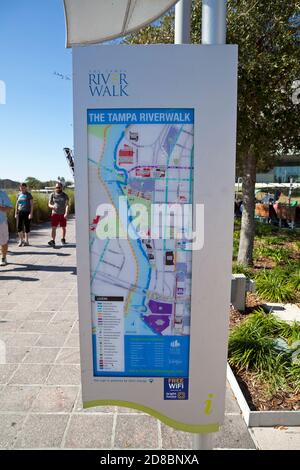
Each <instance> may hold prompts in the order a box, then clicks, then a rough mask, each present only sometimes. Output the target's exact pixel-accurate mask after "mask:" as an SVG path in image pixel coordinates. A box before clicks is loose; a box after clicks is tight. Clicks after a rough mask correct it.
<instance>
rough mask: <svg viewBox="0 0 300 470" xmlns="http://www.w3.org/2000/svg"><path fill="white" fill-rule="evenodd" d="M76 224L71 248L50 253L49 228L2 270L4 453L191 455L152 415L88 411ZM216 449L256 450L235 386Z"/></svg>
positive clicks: (186, 440)
mask: <svg viewBox="0 0 300 470" xmlns="http://www.w3.org/2000/svg"><path fill="white" fill-rule="evenodd" d="M74 225H75V224H74V220H71V221H70V222H69V226H68V234H67V235H68V241H69V242H70V244H68V245H67V246H64V247H60V246H58V247H57V248H56V249H53V248H50V247H48V246H47V241H48V240H49V233H50V229H49V226H48V225H44V226H42V227H41V228H39V229H38V230H35V231H34V232H33V234H32V237H31V243H32V245H31V246H29V247H23V248H18V247H17V244H16V243H15V242H14V241H13V242H11V244H10V247H9V248H10V252H9V254H8V261H9V263H10V264H9V265H8V266H7V267H5V268H0V269H1V270H0V339H1V340H3V341H4V342H5V345H6V363H5V364H0V448H5V449H12V448H14V449H17V448H51V449H53V448H71V449H73V448H93V449H95V448H98V449H100V448H102V449H112V448H114V449H125V448H126V449H150V448H152V449H191V447H192V437H191V435H190V434H188V433H183V432H178V431H175V430H173V429H171V428H168V427H167V426H165V425H163V424H161V423H160V422H159V421H157V420H156V419H154V418H152V417H151V416H148V415H146V414H143V413H140V412H137V411H134V410H130V409H126V408H117V407H98V408H90V409H88V410H83V409H82V402H81V394H80V367H79V340H78V312H77V292H76V256H75V253H76V246H75V234H74V232H75V230H74ZM214 448H226V449H230V448H234V449H255V445H254V443H253V440H252V438H251V436H250V433H249V431H248V430H247V428H246V425H245V423H244V421H243V419H242V417H241V414H240V410H239V407H238V405H237V403H236V401H235V398H234V396H233V394H232V392H231V390H230V388H229V386H228V389H227V397H226V418H225V424H224V426H223V427H222V429H221V431H220V432H219V433H218V434H217V435H216V436H215V437H214Z"/></svg>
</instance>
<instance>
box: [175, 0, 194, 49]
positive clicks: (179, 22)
mask: <svg viewBox="0 0 300 470" xmlns="http://www.w3.org/2000/svg"><path fill="white" fill-rule="evenodd" d="M191 4H192V1H191V0H180V1H179V2H178V3H176V5H175V44H189V43H190V42H191V36H190V32H191Z"/></svg>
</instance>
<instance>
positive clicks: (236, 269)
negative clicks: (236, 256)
mask: <svg viewBox="0 0 300 470" xmlns="http://www.w3.org/2000/svg"><path fill="white" fill-rule="evenodd" d="M232 273H233V274H244V275H245V276H246V277H247V278H249V279H252V278H253V270H252V269H251V268H248V267H247V266H244V265H243V264H238V263H233V264H232Z"/></svg>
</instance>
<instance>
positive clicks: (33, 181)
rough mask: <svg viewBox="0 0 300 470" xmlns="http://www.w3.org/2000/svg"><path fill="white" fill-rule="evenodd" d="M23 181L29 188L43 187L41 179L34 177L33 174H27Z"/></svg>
mask: <svg viewBox="0 0 300 470" xmlns="http://www.w3.org/2000/svg"><path fill="white" fill-rule="evenodd" d="M25 183H26V184H27V186H28V187H29V188H31V189H42V188H43V187H44V185H43V183H42V181H40V180H38V179H37V178H34V176H28V177H27V178H26V180H25Z"/></svg>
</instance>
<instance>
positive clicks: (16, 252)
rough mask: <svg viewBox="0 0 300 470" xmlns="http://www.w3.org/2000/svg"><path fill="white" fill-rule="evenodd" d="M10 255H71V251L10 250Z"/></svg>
mask: <svg viewBox="0 0 300 470" xmlns="http://www.w3.org/2000/svg"><path fill="white" fill-rule="evenodd" d="M8 253H9V255H10V256H19V255H41V256H43V255H53V254H54V255H57V256H71V253H52V252H51V251H50V252H49V251H19V250H18V251H8Z"/></svg>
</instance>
